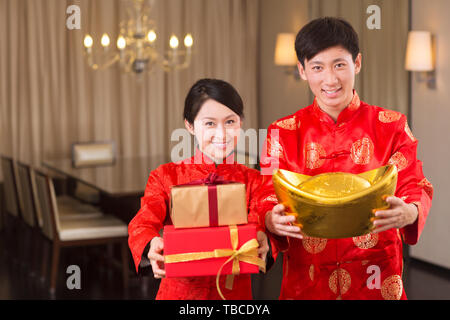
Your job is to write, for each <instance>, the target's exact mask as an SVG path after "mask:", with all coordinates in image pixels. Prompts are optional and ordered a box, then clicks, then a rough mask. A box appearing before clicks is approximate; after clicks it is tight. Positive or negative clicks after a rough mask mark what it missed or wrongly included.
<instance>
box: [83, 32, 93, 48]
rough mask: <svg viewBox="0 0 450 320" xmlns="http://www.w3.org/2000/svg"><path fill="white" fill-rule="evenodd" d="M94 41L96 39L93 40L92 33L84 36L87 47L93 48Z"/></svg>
mask: <svg viewBox="0 0 450 320" xmlns="http://www.w3.org/2000/svg"><path fill="white" fill-rule="evenodd" d="M93 43H94V40H92V37H91V36H90V35H88V34H87V35H86V36H85V37H84V46H85V47H86V48H91V47H92V44H93Z"/></svg>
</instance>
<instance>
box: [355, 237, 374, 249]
mask: <svg viewBox="0 0 450 320" xmlns="http://www.w3.org/2000/svg"><path fill="white" fill-rule="evenodd" d="M353 243H354V244H355V246H357V247H358V248H360V249H370V248H373V247H375V246H376V245H377V243H378V233H369V234H366V235H363V236H360V237H353Z"/></svg>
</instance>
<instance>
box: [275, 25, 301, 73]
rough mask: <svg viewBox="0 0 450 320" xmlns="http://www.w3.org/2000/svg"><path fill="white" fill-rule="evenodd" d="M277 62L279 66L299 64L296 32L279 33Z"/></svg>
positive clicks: (276, 53) (276, 51)
mask: <svg viewBox="0 0 450 320" xmlns="http://www.w3.org/2000/svg"><path fill="white" fill-rule="evenodd" d="M275 64H276V65H278V66H295V65H296V64H297V55H296V54H295V34H294V33H279V34H278V35H277V43H276V46H275Z"/></svg>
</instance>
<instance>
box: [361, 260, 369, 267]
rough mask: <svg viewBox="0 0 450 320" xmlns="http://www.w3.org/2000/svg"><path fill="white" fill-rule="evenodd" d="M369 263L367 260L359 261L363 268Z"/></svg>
mask: <svg viewBox="0 0 450 320" xmlns="http://www.w3.org/2000/svg"><path fill="white" fill-rule="evenodd" d="M368 263H369V260H362V261H361V265H363V266H365V265H366V264H368Z"/></svg>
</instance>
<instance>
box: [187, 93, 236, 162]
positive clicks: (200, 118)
mask: <svg viewBox="0 0 450 320" xmlns="http://www.w3.org/2000/svg"><path fill="white" fill-rule="evenodd" d="M184 122H185V125H186V128H187V129H188V130H189V132H190V133H191V134H193V135H194V136H195V138H196V139H197V141H198V144H199V149H200V151H202V152H203V153H204V154H206V155H207V156H208V157H210V158H211V159H213V160H215V161H216V162H222V161H223V160H224V159H225V158H226V157H227V156H228V155H229V154H230V153H231V152H232V151H233V150H234V148H235V146H236V144H237V141H238V138H239V135H240V129H241V125H242V123H241V122H242V121H241V118H240V117H239V115H238V114H236V113H235V112H233V111H232V110H231V109H230V108H228V107H227V106H225V105H223V104H221V103H220V102H217V101H216V100H213V99H208V100H206V101H205V102H204V103H203V105H202V106H201V108H200V111H199V112H198V114H197V116H196V118H195V119H194V125H193V126H192V125H191V124H190V123H189V122H188V121H187V120H185V121H184Z"/></svg>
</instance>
